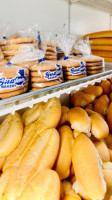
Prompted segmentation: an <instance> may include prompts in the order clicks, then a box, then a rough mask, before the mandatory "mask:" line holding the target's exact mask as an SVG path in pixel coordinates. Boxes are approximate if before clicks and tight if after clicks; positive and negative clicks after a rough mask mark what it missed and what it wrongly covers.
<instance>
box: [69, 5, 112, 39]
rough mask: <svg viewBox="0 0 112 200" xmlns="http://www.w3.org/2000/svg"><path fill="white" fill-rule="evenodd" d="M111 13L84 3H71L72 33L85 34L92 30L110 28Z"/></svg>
mask: <svg viewBox="0 0 112 200" xmlns="http://www.w3.org/2000/svg"><path fill="white" fill-rule="evenodd" d="M109 26H110V15H109V14H108V13H105V12H102V11H99V10H96V9H94V8H91V7H85V6H82V5H77V4H72V5H71V33H75V34H78V35H84V34H86V33H90V32H96V31H103V30H108V29H109V28H110V27H109Z"/></svg>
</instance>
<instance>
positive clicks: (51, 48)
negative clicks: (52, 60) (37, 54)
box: [46, 47, 56, 52]
mask: <svg viewBox="0 0 112 200" xmlns="http://www.w3.org/2000/svg"><path fill="white" fill-rule="evenodd" d="M46 51H48V52H56V51H55V49H54V48H53V47H47V48H46Z"/></svg>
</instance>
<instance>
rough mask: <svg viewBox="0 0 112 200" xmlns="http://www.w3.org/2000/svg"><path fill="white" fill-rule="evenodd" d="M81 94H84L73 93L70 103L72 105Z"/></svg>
mask: <svg viewBox="0 0 112 200" xmlns="http://www.w3.org/2000/svg"><path fill="white" fill-rule="evenodd" d="M83 94H84V92H81V91H78V92H76V93H74V94H73V96H72V97H71V103H72V104H74V100H75V99H76V98H77V97H79V96H81V95H83Z"/></svg>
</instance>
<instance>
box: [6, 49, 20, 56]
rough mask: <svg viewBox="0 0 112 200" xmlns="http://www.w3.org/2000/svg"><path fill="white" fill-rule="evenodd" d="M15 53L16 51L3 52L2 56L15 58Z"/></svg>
mask: <svg viewBox="0 0 112 200" xmlns="http://www.w3.org/2000/svg"><path fill="white" fill-rule="evenodd" d="M17 53H18V50H7V51H3V54H4V56H15V55H16V54H17Z"/></svg>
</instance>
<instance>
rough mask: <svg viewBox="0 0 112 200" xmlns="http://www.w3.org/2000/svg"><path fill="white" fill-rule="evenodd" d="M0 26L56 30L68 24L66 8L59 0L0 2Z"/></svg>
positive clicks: (3, 0)
mask: <svg viewBox="0 0 112 200" xmlns="http://www.w3.org/2000/svg"><path fill="white" fill-rule="evenodd" d="M0 2H1V4H0V24H3V23H11V25H12V29H14V30H16V29H24V28H27V27H28V26H30V25H33V24H39V25H40V26H41V27H42V28H44V30H45V31H52V30H55V29H56V30H57V29H58V28H60V27H62V26H63V24H64V23H66V24H67V23H68V16H67V14H68V13H67V12H68V6H67V4H66V3H65V2H64V1H60V0H0Z"/></svg>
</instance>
